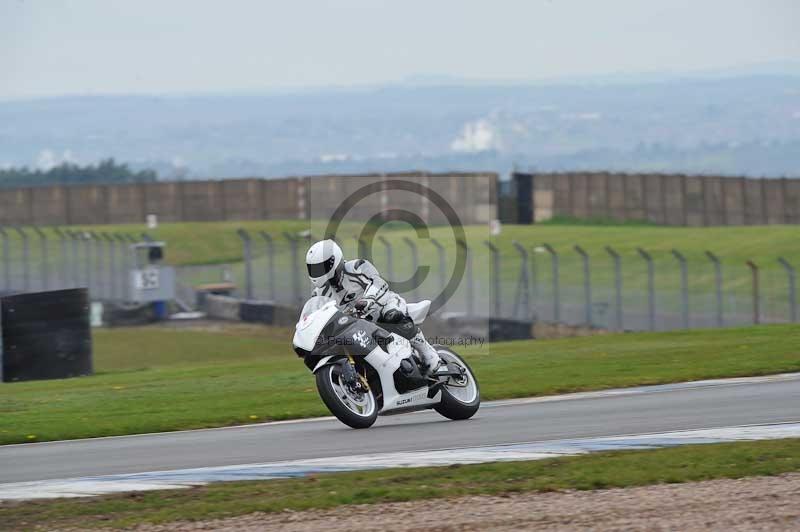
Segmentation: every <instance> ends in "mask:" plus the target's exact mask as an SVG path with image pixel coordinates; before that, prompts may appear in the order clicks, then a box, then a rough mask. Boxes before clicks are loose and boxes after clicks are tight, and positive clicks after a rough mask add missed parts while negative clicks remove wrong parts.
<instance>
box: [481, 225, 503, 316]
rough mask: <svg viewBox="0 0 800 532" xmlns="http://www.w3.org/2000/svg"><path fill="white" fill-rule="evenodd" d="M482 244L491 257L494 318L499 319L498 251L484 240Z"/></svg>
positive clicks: (500, 306) (500, 305) (500, 304)
mask: <svg viewBox="0 0 800 532" xmlns="http://www.w3.org/2000/svg"><path fill="white" fill-rule="evenodd" d="M483 244H484V245H485V246H486V247H487V248H489V253H490V254H491V255H492V288H493V290H494V316H495V317H496V318H499V317H500V316H501V310H502V295H501V294H500V273H501V272H500V250H499V249H497V246H495V245H494V244H492V243H491V242H489V241H488V240H484V241H483Z"/></svg>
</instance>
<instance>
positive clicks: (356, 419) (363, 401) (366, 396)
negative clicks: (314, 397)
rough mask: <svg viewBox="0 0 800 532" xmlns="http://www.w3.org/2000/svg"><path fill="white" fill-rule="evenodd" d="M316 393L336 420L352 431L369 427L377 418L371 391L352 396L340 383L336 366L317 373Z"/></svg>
mask: <svg viewBox="0 0 800 532" xmlns="http://www.w3.org/2000/svg"><path fill="white" fill-rule="evenodd" d="M316 378H317V391H318V392H319V396H320V398H321V399H322V402H323V403H325V406H327V407H328V410H330V411H331V413H332V414H333V415H334V416H336V418H337V419H338V420H339V421H341V422H342V423H344V424H345V425H347V426H348V427H352V428H354V429H366V428H368V427H371V426H372V424H373V423H375V420H376V419H377V418H378V402H377V401H376V400H375V395H374V394H373V393H372V390H367V391H366V392H362V394H361V397H359V396H358V395H357V394H353V393H352V392H351V391H350V390H348V389H347V387H346V386H345V385H344V383H343V382H342V376H341V369H340V366H339V365H337V364H333V365H330V366H325V367H324V368H322V369H320V370H319V371H317V375H316Z"/></svg>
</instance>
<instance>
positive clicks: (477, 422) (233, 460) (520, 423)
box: [0, 374, 800, 483]
mask: <svg viewBox="0 0 800 532" xmlns="http://www.w3.org/2000/svg"><path fill="white" fill-rule="evenodd" d="M793 421H800V374H786V375H781V376H772V377H756V378H749V379H733V380H718V381H705V382H698V383H685V384H677V385H665V386H652V387H639V388H632V389H624V390H610V391H605V392H595V393H588V394H573V395H565V396H558V397H552V398H539V399H528V400H526V399H522V400H512V401H495V402H487V403H485V404H484V405H483V406H482V407H481V410H480V411H479V412H478V414H477V415H476V416H475V417H474V418H473V419H471V420H469V421H461V422H453V421H448V420H445V419H444V418H442V417H441V416H439V415H438V414H436V413H435V412H433V411H428V412H423V413H415V414H406V415H399V416H393V417H382V418H379V419H378V422H377V423H376V424H375V426H373V427H372V428H370V429H367V430H353V429H349V428H347V427H345V426H344V425H342V424H341V423H339V422H338V421H337V420H335V419H332V418H324V419H314V420H303V421H297V422H278V423H265V424H261V425H251V426H244V427H231V428H223V429H208V430H197V431H184V432H172V433H162V434H148V435H140V436H125V437H112V438H98V439H87V440H75V441H63V442H49V443H48V442H46V443H35V444H22V445H9V446H3V447H0V483H11V482H23V481H33V480H46V479H60V478H71V477H85V476H96V475H110V474H117V473H139V472H146V471H159V470H172V469H183V468H197V467H207V466H222V465H237V464H251V463H261V462H275V461H281V460H294V459H307V458H326V457H336V456H349V455H353V454H367V453H386V452H395V451H414V450H429V449H443V448H458V447H469V446H478V445H494V444H504V443H518V442H540V441H548V440H557V439H564V438H584V437H596V436H618V435H628V434H644V433H650V432H663V431H674V430H685V429H698V428H716V427H729V426H736V425H748V424H763V423H781V422H793Z"/></svg>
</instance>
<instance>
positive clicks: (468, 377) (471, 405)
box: [433, 345, 481, 420]
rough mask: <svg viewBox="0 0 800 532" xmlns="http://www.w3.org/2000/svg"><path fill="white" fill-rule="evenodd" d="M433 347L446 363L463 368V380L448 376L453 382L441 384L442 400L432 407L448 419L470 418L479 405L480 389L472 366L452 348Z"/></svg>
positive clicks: (449, 380)
mask: <svg viewBox="0 0 800 532" xmlns="http://www.w3.org/2000/svg"><path fill="white" fill-rule="evenodd" d="M433 347H434V349H436V351H438V353H439V356H440V357H442V359H443V360H444V361H445V362H447V363H448V365H453V364H455V365H457V366H460V367H461V368H463V369H464V370H465V372H464V380H463V381H456V380H455V379H454V378H453V377H448V382H452V383H453V384H450V385H448V384H445V385H444V386H442V402H441V403H439V404H438V405H436V406H435V407H433V409H434V410H436V411H437V412H439V413H440V414H441V415H443V416H444V417H446V418H448V419H453V420H460V419H469V418H471V417H472V416H474V415H475V412H477V411H478V408H480V406H481V390H480V387H479V386H478V381H477V380H476V379H475V375H474V374H473V373H472V368H470V367H469V365H468V364H467V363H466V362H465V361H464V359H462V358H461V356H460V355H459V354H458V353H456V352H455V351H453V350H452V349H450V348H448V347H445V346H442V345H434V346H433ZM456 383H457V384H458V385H456Z"/></svg>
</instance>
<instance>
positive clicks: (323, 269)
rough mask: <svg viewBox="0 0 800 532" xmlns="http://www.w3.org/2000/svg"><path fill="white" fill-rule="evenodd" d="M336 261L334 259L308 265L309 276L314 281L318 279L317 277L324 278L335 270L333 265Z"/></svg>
mask: <svg viewBox="0 0 800 532" xmlns="http://www.w3.org/2000/svg"><path fill="white" fill-rule="evenodd" d="M335 261H336V259H335V258H334V257H331V258H329V259H328V260H326V261H323V262H317V263H315V264H308V275H309V276H310V277H311V278H312V279H316V278H317V277H322V276H324V275H325V274H327V273H328V272H330V271H331V270H332V269H333V263H334V262H335Z"/></svg>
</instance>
